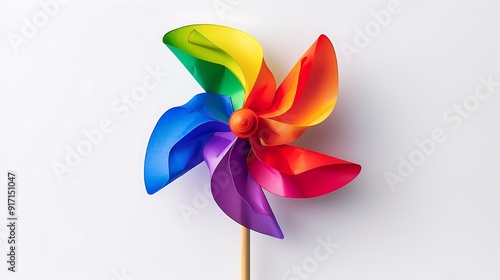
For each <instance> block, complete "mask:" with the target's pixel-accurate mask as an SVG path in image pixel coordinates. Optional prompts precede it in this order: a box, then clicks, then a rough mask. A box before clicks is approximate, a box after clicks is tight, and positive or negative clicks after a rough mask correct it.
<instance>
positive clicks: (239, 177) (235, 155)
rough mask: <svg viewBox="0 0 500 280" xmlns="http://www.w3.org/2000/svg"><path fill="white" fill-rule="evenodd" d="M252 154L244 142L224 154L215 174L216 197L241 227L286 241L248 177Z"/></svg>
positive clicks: (213, 180)
mask: <svg viewBox="0 0 500 280" xmlns="http://www.w3.org/2000/svg"><path fill="white" fill-rule="evenodd" d="M249 150H250V144H249V143H248V141H246V140H243V139H241V138H237V139H236V140H235V141H234V142H233V145H232V146H231V147H230V148H229V149H226V150H225V154H224V156H223V157H222V158H221V159H220V161H219V163H218V165H217V167H216V168H215V170H214V171H213V174H212V179H211V188H212V194H213V197H214V199H215V201H216V202H217V204H218V205H219V207H220V208H221V209H222V211H224V213H226V215H228V216H229V217H231V218H232V219H233V220H234V221H236V222H237V223H239V224H241V225H242V226H245V227H247V228H249V229H252V230H254V231H257V232H260V233H263V234H267V235H270V236H273V237H276V238H283V233H282V232H281V229H280V227H279V225H278V222H277V221H276V218H275V217H274V214H273V212H272V210H271V207H270V206H269V203H268V202H267V199H266V197H265V195H264V193H263V191H262V188H261V187H260V186H259V185H258V184H257V183H256V182H255V180H254V179H253V178H252V176H250V174H249V173H248V168H247V156H248V152H249Z"/></svg>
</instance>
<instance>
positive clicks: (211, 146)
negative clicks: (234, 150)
mask: <svg viewBox="0 0 500 280" xmlns="http://www.w3.org/2000/svg"><path fill="white" fill-rule="evenodd" d="M235 140H236V135H234V134H233V133H232V132H215V133H214V134H213V135H212V137H211V138H210V140H208V142H207V144H205V148H204V149H203V159H204V160H205V162H206V163H207V165H208V169H209V170H210V176H212V175H213V174H214V171H215V168H216V167H217V165H219V162H220V161H221V159H222V157H223V156H224V155H225V154H226V152H227V150H228V149H229V148H230V147H231V146H232V145H233V143H234V141H235Z"/></svg>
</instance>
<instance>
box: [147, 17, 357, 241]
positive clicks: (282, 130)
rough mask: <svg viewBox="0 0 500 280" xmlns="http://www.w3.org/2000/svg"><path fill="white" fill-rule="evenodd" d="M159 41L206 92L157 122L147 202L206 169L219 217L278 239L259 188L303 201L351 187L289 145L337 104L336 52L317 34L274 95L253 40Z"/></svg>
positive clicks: (227, 36) (349, 174)
mask: <svg viewBox="0 0 500 280" xmlns="http://www.w3.org/2000/svg"><path fill="white" fill-rule="evenodd" d="M163 42H164V43H165V44H166V45H167V46H168V48H169V49H170V50H171V51H172V52H173V53H174V54H175V55H176V56H177V58H178V59H179V60H180V61H181V62H182V64H184V66H185V67H186V68H187V70H188V71H189V72H190V73H191V75H192V76H193V77H194V78H195V79H196V81H197V82H198V83H199V84H200V86H201V87H202V88H203V89H204V90H205V92H204V93H200V94H198V95H195V96H194V97H193V98H192V99H191V100H190V101H189V102H187V103H186V104H184V105H182V106H179V107H174V108H172V109H170V110H168V111H167V112H166V113H165V114H164V115H163V116H161V117H160V119H159V121H158V123H157V124H156V126H155V128H154V129H153V132H152V134H151V137H150V140H149V143H148V147H147V150H146V157H145V165H144V180H145V185H146V190H147V192H148V193H149V194H153V193H155V192H157V191H159V190H160V189H162V188H163V187H165V186H166V185H168V184H169V183H171V182H173V181H174V180H175V179H177V178H179V177H180V176H182V175H183V174H185V173H186V172H187V171H189V170H191V169H192V168H193V167H195V166H197V165H198V164H200V163H201V162H203V161H205V162H206V164H207V165H208V169H209V171H210V175H211V191H212V194H213V197H214V200H215V202H216V203H217V205H218V206H219V207H220V209H222V211H223V212H224V213H225V214H226V215H227V216H229V217H230V218H232V219H233V220H234V221H236V222H237V223H239V224H240V225H242V226H243V228H244V236H245V232H246V233H247V235H248V229H251V230H254V231H257V232H260V233H263V234H266V235H269V236H273V237H276V238H283V233H282V231H281V229H280V227H279V225H278V222H277V220H276V217H275V216H274V214H273V212H272V210H271V207H270V205H269V203H268V201H267V199H266V196H265V194H264V192H263V190H262V189H265V190H267V191H269V192H270V193H273V194H275V195H278V196H283V197H289V198H311V197H317V196H321V195H324V194H327V193H329V192H332V191H334V190H336V189H338V188H340V187H342V186H344V185H346V184H347V183H349V182H350V181H352V180H353V179H354V178H355V177H356V176H357V175H358V174H359V172H360V170H361V166H360V165H358V164H355V163H351V162H348V161H345V160H342V159H338V158H334V157H330V156H327V155H324V154H321V153H318V152H314V151H311V150H307V149H304V148H300V147H295V146H292V145H290V143H291V142H293V141H295V140H297V139H298V138H299V137H300V136H301V135H302V134H303V133H304V132H305V131H306V129H307V128H309V127H311V126H313V125H316V124H318V123H320V122H322V121H323V120H325V119H326V118H327V117H328V116H329V115H330V113H331V112H332V110H333V108H334V107H335V104H336V101H337V88H338V73H337V60H336V56H335V50H334V48H333V46H332V44H331V42H330V40H329V39H328V38H327V37H326V36H325V35H321V36H319V38H318V39H317V40H316V41H315V42H314V43H313V44H312V46H311V47H310V48H309V49H308V50H307V51H306V52H305V54H304V55H303V56H302V57H301V58H300V59H299V60H298V62H297V63H296V64H295V66H294V67H293V69H292V70H291V71H290V73H289V74H288V75H287V76H286V78H285V79H284V80H283V82H282V83H281V84H280V85H279V86H278V87H277V88H276V82H275V80H274V77H273V75H272V73H271V71H270V70H269V69H268V67H267V66H266V63H265V61H264V58H263V51H262V48H261V46H260V44H259V43H258V42H257V40H256V39H255V38H253V37H252V36H250V35H248V34H247V33H244V32H242V31H239V30H236V29H233V28H229V27H225V26H218V25H209V24H198V25H190V26H185V27H181V28H178V29H175V30H173V31H170V32H168V33H167V34H165V36H164V37H163Z"/></svg>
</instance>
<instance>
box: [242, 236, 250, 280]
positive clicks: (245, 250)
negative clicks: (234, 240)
mask: <svg viewBox="0 0 500 280" xmlns="http://www.w3.org/2000/svg"><path fill="white" fill-rule="evenodd" d="M241 280H250V230H249V229H248V228H246V227H242V232H241Z"/></svg>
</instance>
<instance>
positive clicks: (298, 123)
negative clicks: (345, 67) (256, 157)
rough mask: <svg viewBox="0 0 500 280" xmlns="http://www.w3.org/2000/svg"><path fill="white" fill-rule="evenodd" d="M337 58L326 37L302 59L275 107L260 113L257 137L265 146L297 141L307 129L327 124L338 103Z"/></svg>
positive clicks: (315, 44) (279, 88)
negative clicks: (324, 122) (324, 121)
mask: <svg viewBox="0 0 500 280" xmlns="http://www.w3.org/2000/svg"><path fill="white" fill-rule="evenodd" d="M337 90H338V72H337V58H336V56H335V50H334V48H333V45H332V43H331V42H330V40H329V39H328V37H326V36H325V35H321V36H320V37H319V38H318V39H317V40H316V42H314V44H313V45H312V46H311V47H310V48H309V49H308V50H307V51H306V53H305V54H304V55H303V56H302V57H301V58H300V59H299V61H298V62H297V64H296V65H295V66H294V68H293V69H292V70H291V71H290V73H289V74H288V76H287V77H286V78H285V79H284V80H283V82H282V83H281V85H280V86H279V87H278V89H277V90H276V96H275V98H274V102H273V105H272V106H271V107H270V108H269V109H267V110H264V111H262V112H258V113H257V115H258V116H259V117H260V118H259V121H260V126H259V130H258V136H259V137H260V139H261V141H262V142H263V143H264V144H265V145H282V144H288V143H291V142H293V141H295V140H296V139H297V138H298V137H299V136H300V135H301V134H302V133H303V132H304V131H305V129H306V128H307V127H309V126H312V125H316V124H318V123H320V122H322V121H323V120H325V119H326V118H327V117H328V116H329V115H330V113H331V112H332V110H333V108H334V107H335V104H336V102H337Z"/></svg>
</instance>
